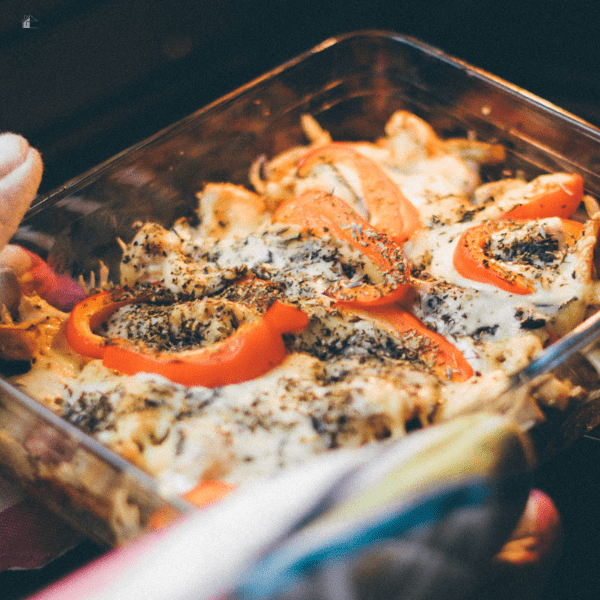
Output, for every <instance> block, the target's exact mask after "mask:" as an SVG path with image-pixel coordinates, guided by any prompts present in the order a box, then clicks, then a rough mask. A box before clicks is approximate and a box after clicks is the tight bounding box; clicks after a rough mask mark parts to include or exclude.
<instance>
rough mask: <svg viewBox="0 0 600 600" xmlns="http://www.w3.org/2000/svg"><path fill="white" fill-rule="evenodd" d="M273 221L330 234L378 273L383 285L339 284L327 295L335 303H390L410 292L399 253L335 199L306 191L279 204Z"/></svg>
mask: <svg viewBox="0 0 600 600" xmlns="http://www.w3.org/2000/svg"><path fill="white" fill-rule="evenodd" d="M273 221H275V222H280V223H293V224H296V225H300V226H302V227H305V228H308V229H310V230H311V231H312V232H313V233H315V234H327V233H328V234H331V235H333V236H334V237H336V238H337V239H340V240H343V241H346V242H348V243H350V244H351V245H352V246H354V247H355V248H356V249H358V250H359V251H360V252H361V253H362V254H364V255H365V256H366V257H367V258H368V259H370V260H371V261H372V262H373V263H374V264H375V266H376V267H377V268H378V269H379V270H380V271H381V273H382V275H383V278H384V282H383V283H379V284H361V285H358V286H356V287H351V286H350V285H340V286H338V287H337V288H336V289H335V290H332V291H331V292H330V295H331V296H332V297H333V298H335V299H336V300H337V303H338V304H342V305H356V306H377V305H383V304H390V303H392V302H398V301H399V300H401V299H402V298H403V297H404V296H405V295H406V293H407V292H408V290H409V289H410V284H409V266H408V262H407V261H406V258H405V257H404V254H403V253H402V250H401V249H400V248H399V247H398V246H397V245H396V244H395V243H394V242H392V240H391V239H390V238H389V237H388V236H387V235H385V234H382V232H381V231H378V230H377V229H375V228H374V227H373V226H372V225H370V224H369V223H368V222H367V221H365V219H363V218H362V217H361V216H360V215H359V214H358V213H357V212H356V211H355V210H354V209H353V208H351V207H350V206H349V205H348V204H347V203H346V202H344V201H343V200H342V199H341V198H338V197H337V196H333V195H332V194H328V193H326V192H320V191H316V190H309V191H307V192H304V193H303V194H299V195H298V196H294V197H293V198H289V199H288V200H286V201H285V202H283V204H281V205H280V206H279V208H278V209H277V210H276V211H275V214H274V215H273Z"/></svg>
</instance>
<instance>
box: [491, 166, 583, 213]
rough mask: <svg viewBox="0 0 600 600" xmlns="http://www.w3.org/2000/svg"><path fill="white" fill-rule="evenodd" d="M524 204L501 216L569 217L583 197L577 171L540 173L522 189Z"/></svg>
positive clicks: (580, 180)
mask: <svg viewBox="0 0 600 600" xmlns="http://www.w3.org/2000/svg"><path fill="white" fill-rule="evenodd" d="M522 195H523V204H519V205H518V206H515V208H513V209H511V210H509V211H508V212H507V213H506V214H504V215H503V216H502V217H501V219H503V220H507V219H510V220H520V219H545V218H548V217H560V218H561V219H568V218H569V217H571V216H572V215H573V213H575V211H576V210H577V209H578V208H579V205H580V204H581V202H582V200H583V178H582V177H581V175H579V174H578V173H552V174H548V175H540V176H539V177H537V178H536V179H534V180H533V181H531V182H529V183H528V184H527V185H526V186H525V187H524V189H523V190H522Z"/></svg>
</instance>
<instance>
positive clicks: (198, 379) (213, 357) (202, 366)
mask: <svg viewBox="0 0 600 600" xmlns="http://www.w3.org/2000/svg"><path fill="white" fill-rule="evenodd" d="M136 302H140V299H139V298H138V299H126V300H122V301H114V300H113V296H112V294H111V293H110V292H106V293H101V294H98V295H96V296H92V297H90V298H88V299H87V300H84V301H83V302H81V303H80V304H79V305H77V306H76V307H75V308H74V309H73V311H72V312H71V315H70V317H69V320H68V322H67V329H66V335H67V341H68V343H69V344H70V346H71V347H72V348H73V349H74V350H75V351H76V352H79V353H80V354H82V355H84V356H88V357H91V358H101V359H102V362H103V364H104V365H105V366H106V367H108V368H111V369H115V370H117V371H119V372H121V373H124V374H126V375H134V374H135V373H141V372H144V373H155V374H157V375H162V376H163V377H165V378H167V379H169V380H170V381H173V382H174V383H180V384H182V385H187V386H204V387H211V388H212V387H219V386H223V385H229V384H234V383H241V382H243V381H248V380H250V379H254V378H256V377H259V376H260V375H263V374H264V373H266V372H268V371H269V370H271V369H272V368H273V367H275V366H277V365H278V364H280V363H281V362H282V361H283V360H284V358H285V357H286V355H287V350H286V348H285V344H284V342H283V339H282V335H283V334H284V333H291V332H296V331H300V330H301V329H303V328H304V327H306V325H308V317H307V315H306V314H305V313H304V312H302V311H301V310H299V309H297V308H295V307H293V306H290V305H287V304H283V303H281V302H279V301H275V302H273V303H272V304H271V306H270V307H269V308H268V309H267V311H266V312H265V313H264V315H262V316H260V317H257V318H256V319H254V320H252V321H249V322H246V323H243V324H242V325H241V326H240V327H239V328H238V329H237V330H236V331H235V332H234V333H233V334H232V335H231V336H229V337H228V338H227V339H225V340H223V341H221V342H217V343H215V344H212V345H210V346H206V347H202V348H198V349H195V350H189V351H182V352H159V351H151V350H148V349H145V348H143V347H142V346H141V345H137V344H134V343H131V342H128V341H127V340H124V339H122V338H117V339H111V340H107V339H106V338H103V337H102V336H100V335H97V334H95V333H94V331H93V330H94V329H96V328H97V327H98V326H99V325H100V324H101V323H102V322H103V321H104V320H106V319H107V318H108V317H109V316H110V315H111V314H112V313H113V312H114V311H115V310H117V308H119V307H120V306H124V305H125V304H133V303H136Z"/></svg>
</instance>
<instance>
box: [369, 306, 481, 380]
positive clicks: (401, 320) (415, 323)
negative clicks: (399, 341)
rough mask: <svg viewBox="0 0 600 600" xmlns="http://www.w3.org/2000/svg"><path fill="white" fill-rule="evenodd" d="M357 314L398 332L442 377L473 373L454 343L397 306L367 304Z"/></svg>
mask: <svg viewBox="0 0 600 600" xmlns="http://www.w3.org/2000/svg"><path fill="white" fill-rule="evenodd" d="M359 314H362V315H363V316H364V317H366V318H369V319H373V320H374V321H375V322H378V323H380V324H381V325H383V326H384V327H385V326H387V327H390V328H391V329H393V330H394V331H395V332H397V333H400V334H401V335H402V336H403V337H404V338H405V339H406V341H407V344H408V345H409V346H410V347H416V348H418V353H419V358H421V359H422V360H424V361H426V362H427V363H428V364H429V367H430V368H431V369H432V371H433V372H434V373H435V374H436V375H437V376H438V377H439V378H440V379H441V380H442V381H444V380H447V381H465V380H467V379H469V378H470V377H472V376H473V368H472V367H471V365H470V364H469V362H468V361H467V359H466V358H465V357H464V355H463V354H462V352H461V351H460V350H459V349H458V348H457V347H456V346H454V344H452V343H451V342H449V341H448V340H447V339H446V338H445V337H444V336H443V335H441V334H439V333H437V332H435V331H432V330H431V329H429V327H427V326H426V325H425V324H424V323H423V322H422V321H421V320H420V319H418V318H417V317H415V316H414V315H413V314H411V313H409V312H408V311H406V310H404V309H403V308H401V307H400V306H398V305H390V306H381V307H375V308H369V309H367V310H361V311H359Z"/></svg>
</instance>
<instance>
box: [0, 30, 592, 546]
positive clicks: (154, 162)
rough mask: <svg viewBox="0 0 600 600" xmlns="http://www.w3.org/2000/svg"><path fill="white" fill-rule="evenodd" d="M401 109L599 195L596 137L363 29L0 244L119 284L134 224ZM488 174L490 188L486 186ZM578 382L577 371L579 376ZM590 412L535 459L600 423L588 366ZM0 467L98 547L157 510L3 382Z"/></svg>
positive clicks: (124, 473)
mask: <svg viewBox="0 0 600 600" xmlns="http://www.w3.org/2000/svg"><path fill="white" fill-rule="evenodd" d="M398 109H406V110H409V111H412V112H414V113H416V114H417V115H419V116H421V117H423V118H424V119H426V120H427V121H428V122H429V123H431V124H432V125H433V127H434V128H435V129H436V131H437V132H438V133H439V134H440V135H441V136H442V137H446V136H475V137H476V138H477V139H480V140H484V141H493V142H500V143H502V144H504V145H505V146H506V148H507V149H508V160H507V163H506V165H504V166H503V168H508V169H513V170H521V171H523V172H524V173H525V174H526V175H527V176H529V177H533V176H535V175H537V174H539V173H542V172H547V171H556V170H565V171H577V172H579V173H581V175H582V176H583V178H584V180H585V182H586V188H587V191H588V192H589V193H591V194H594V195H598V196H600V175H599V174H598V173H600V169H599V168H598V167H599V165H600V130H598V129H596V128H595V127H593V126H591V125H589V124H587V123H586V122H584V121H582V120H580V119H578V118H577V117H575V116H573V115H571V114H568V113H567V112H565V111H563V110H561V109H560V108H558V107H556V106H554V105H552V104H550V103H548V102H545V101H544V100H542V99H540V98H538V97H536V96H534V95H532V94H529V93H528V92H526V91H524V90H522V89H519V88H517V87H515V86H512V85H510V84H508V83H507V82H505V81H502V80H500V79H498V78H496V77H494V76H492V75H490V74H488V73H486V72H483V71H481V70H479V69H477V68H475V67H472V66H470V65H468V64H466V63H464V62H462V61H460V60H457V59H455V58H453V57H450V56H448V55H446V54H445V53H443V52H441V51H440V50H438V49H436V48H433V47H431V46H428V45H426V44H423V43H421V42H419V41H417V40H414V39H411V38H407V37H404V36H401V35H397V34H394V33H389V32H380V31H365V32H357V33H353V34H347V35H342V36H339V37H336V38H331V39H328V40H326V41H324V42H323V43H322V44H320V45H319V46H317V47H315V48H313V49H312V50H310V51H308V52H306V53H304V54H302V55H300V56H298V57H297V58H295V59H293V60H290V61H289V62H287V63H285V64H283V65H282V66H280V67H279V68H277V69H274V70H272V71H270V72H268V73H266V74H265V75H263V76H262V77H260V78H258V79H256V80H254V81H252V82H250V83H248V84H247V85H245V86H243V87H241V88H240V89H238V90H236V91H234V92H232V93H230V94H228V95H227V96H225V97H223V98H221V99H219V100H218V101H216V102H213V103H212V104H210V105H208V106H207V107H205V108H202V109H201V110H198V111H197V112H195V113H194V114H192V115H190V116H189V117H186V118H184V119H183V120H181V121H179V122H177V123H175V124H173V125H172V126H170V127H168V128H167V129H165V130H163V131H160V132H158V133H157V134H155V135H154V136H152V137H151V138H149V139H147V140H144V141H142V142H140V143H139V144H137V145H135V146H134V147H132V148H130V149H128V150H126V151H125V152H122V153H121V154H119V155H117V156H115V157H114V158H113V159H111V160H109V161H107V162H105V163H103V164H101V165H99V166H98V167H96V168H95V169H93V170H90V171H88V172H86V173H84V174H82V175H81V176H80V177H77V178H75V179H73V180H71V181H69V182H67V183H65V185H64V186H62V187H61V188H59V189H56V190H54V191H53V192H51V193H49V194H47V195H45V196H43V197H40V198H38V199H37V201H36V203H35V205H34V206H33V207H32V208H31V210H30V211H29V212H28V214H27V215H26V217H25V219H24V221H23V223H22V225H21V227H20V229H19V231H18V232H17V234H16V235H15V236H14V239H13V242H14V243H18V244H21V245H23V246H25V247H27V248H29V249H31V250H33V251H35V252H37V253H38V254H40V255H41V256H42V257H44V258H47V259H49V260H51V261H52V262H53V264H56V265H60V266H61V267H62V268H64V269H65V270H67V271H69V272H70V273H71V274H72V276H73V277H74V278H77V277H78V276H79V275H83V276H84V277H86V279H87V278H88V277H89V274H90V273H91V272H94V273H96V274H97V276H99V268H100V262H99V261H100V260H102V261H103V263H104V264H106V265H107V266H108V267H109V273H110V276H111V278H112V279H113V280H115V281H116V280H117V279H118V264H119V261H120V256H121V247H120V245H119V244H118V243H117V240H118V239H121V240H123V241H125V242H127V241H129V240H130V239H131V238H132V235H133V229H132V227H131V226H132V224H133V223H134V222H136V221H145V220H151V221H155V222H159V223H161V224H163V225H164V226H169V225H170V224H172V223H173V221H174V220H175V219H177V218H178V217H181V216H185V215H192V214H193V211H194V207H195V204H196V197H195V194H196V192H197V191H199V190H200V189H201V187H202V185H203V183H204V182H208V181H211V182H219V181H229V182H233V183H237V184H247V183H248V173H249V168H250V165H251V163H252V162H253V161H254V160H255V159H256V158H257V157H258V156H260V155H265V156H266V157H268V158H270V157H273V156H274V155H276V154H277V153H279V152H281V151H283V150H285V149H287V148H289V147H291V146H293V145H296V144H299V143H303V142H304V136H303V132H302V130H301V126H300V115H301V114H303V113H310V114H312V115H314V116H315V117H316V118H317V120H318V121H319V123H320V124H321V125H322V126H323V127H324V128H325V129H327V130H328V131H330V132H331V134H332V137H333V138H334V139H335V140H374V139H376V138H377V137H379V136H381V135H382V133H383V127H384V124H385V123H386V121H387V119H388V118H389V116H390V115H391V114H392V113H393V112H394V111H396V110H398ZM492 175H494V174H493V173H492ZM586 369H587V368H586ZM586 369H584V374H583V377H584V378H586V385H588V386H589V388H590V399H591V400H590V401H589V402H586V403H585V404H583V405H581V406H579V407H578V408H576V409H574V410H573V411H571V412H568V414H566V415H564V416H563V417H561V419H562V421H561V424H560V427H554V429H553V437H552V439H551V440H550V439H546V438H544V436H543V435H542V436H540V439H541V440H542V442H541V443H543V444H544V445H545V446H546V447H550V446H551V447H552V448H553V451H559V449H560V448H561V447H563V446H564V444H566V443H569V442H570V441H572V440H573V439H576V438H577V437H578V436H580V435H581V434H582V433H583V432H585V431H589V430H590V429H591V428H593V427H595V426H596V425H597V424H598V423H600V408H599V403H598V402H594V401H593V400H594V399H595V389H596V385H597V379H598V376H597V373H596V371H595V369H593V368H591V369H589V370H586ZM0 463H1V464H2V465H3V466H2V468H3V471H4V473H6V474H7V475H9V476H11V477H13V478H16V479H17V480H18V481H19V482H20V483H21V484H22V485H23V486H24V487H25V488H26V489H27V490H29V491H30V492H31V493H33V494H35V495H36V496H37V497H39V498H41V499H42V500H44V501H45V502H46V503H48V504H49V505H50V506H51V507H53V508H54V509H55V510H56V511H57V512H58V513H59V514H60V515H62V516H63V517H65V518H66V519H67V520H69V521H70V522H71V523H73V524H74V525H75V526H77V527H79V528H80V529H83V531H84V532H85V533H86V534H88V535H90V536H91V537H93V538H94V539H96V540H98V541H102V542H104V543H107V544H109V545H114V544H121V543H123V542H126V541H127V540H130V539H132V538H134V537H135V536H137V535H138V534H139V533H140V532H142V531H143V530H144V529H145V527H146V523H147V520H148V518H149V516H150V515H151V514H152V513H153V512H154V511H155V510H157V509H158V508H159V507H160V506H162V505H163V504H165V503H166V504H170V505H171V506H172V507H174V508H176V509H177V510H179V511H181V512H185V511H186V510H189V509H190V507H189V506H188V505H187V504H186V503H185V502H182V501H180V500H178V499H177V498H164V497H162V496H161V494H160V493H159V490H158V488H157V486H156V484H155V482H154V480H153V479H152V478H151V477H149V476H148V475H147V474H145V473H143V472H142V471H140V470H139V469H137V468H136V467H133V466H132V465H130V464H128V463H127V462H125V461H124V460H123V459H121V458H120V457H118V456H116V455H115V454H113V453H112V452H110V451H109V450H107V449H106V448H104V447H102V446H101V445H100V444H99V443H98V442H96V441H95V440H93V439H91V438H90V437H89V436H87V435H85V434H84V433H82V432H81V431H79V430H77V429H76V428H75V427H73V426H72V425H71V424H69V423H66V422H63V421H62V420H61V419H59V418H58V417H56V416H55V415H54V414H53V413H52V412H51V411H49V410H47V409H46V408H45V407H43V406H41V405H40V404H38V403H36V402H35V401H33V400H31V399H30V398H28V397H26V396H25V395H24V394H22V393H21V392H19V391H18V390H16V389H15V388H14V387H12V386H11V385H10V384H9V383H7V382H6V381H4V380H0Z"/></svg>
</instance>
